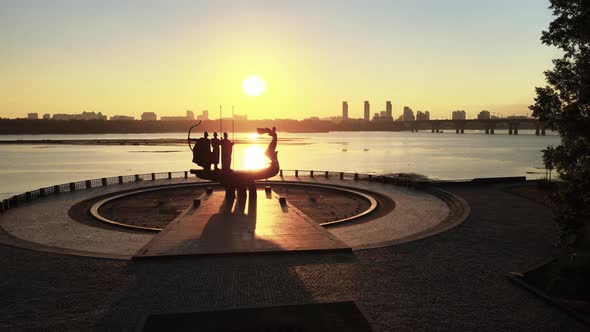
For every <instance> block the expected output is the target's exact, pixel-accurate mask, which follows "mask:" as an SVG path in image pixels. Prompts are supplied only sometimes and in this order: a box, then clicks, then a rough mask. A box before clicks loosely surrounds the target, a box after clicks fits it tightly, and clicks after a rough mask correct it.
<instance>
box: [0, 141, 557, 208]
mask: <svg viewBox="0 0 590 332" xmlns="http://www.w3.org/2000/svg"><path fill="white" fill-rule="evenodd" d="M231 136H232V135H231V134H230V139H232V137H231ZM185 137H186V133H163V134H128V135H121V134H107V135H0V140H19V139H21V140H44V139H52V140H68V139H72V140H95V139H96V140H101V139H116V140H125V139H158V138H185ZM244 138H250V139H251V138H254V137H253V136H252V134H235V139H244ZM279 139H280V140H279V145H278V148H277V150H278V151H279V161H280V164H281V168H282V169H315V170H333V171H344V172H359V173H372V174H387V173H400V172H401V173H417V174H422V175H425V176H427V177H429V178H432V179H472V178H477V177H498V176H527V178H529V179H537V178H541V177H543V176H544V169H543V163H542V158H541V152H540V150H541V149H543V148H545V147H547V146H548V145H558V144H559V142H560V138H559V136H558V135H556V134H554V133H548V134H547V136H535V135H534V131H530V130H521V131H520V133H519V135H518V136H511V135H508V134H507V133H504V132H498V133H496V135H485V134H484V133H483V132H481V131H466V133H465V134H463V135H458V134H455V133H454V132H451V131H448V132H445V133H440V134H436V133H430V132H429V131H428V132H426V131H424V132H419V133H410V132H331V133H312V134H309V133H305V134H294V133H293V134H290V133H279ZM264 148H265V144H264V143H261V144H251V143H248V144H237V145H236V147H235V152H234V167H235V168H236V169H245V168H256V167H259V166H260V163H263V162H264V160H263V159H262V151H263V149H264ZM191 158H192V155H191V152H190V151H189V150H188V147H187V145H186V144H166V145H68V144H65V145H63V144H60V145H54V144H14V145H12V144H10V145H0V184H1V185H0V199H2V198H7V197H10V196H12V195H15V194H18V193H22V192H25V191H29V190H33V189H37V188H40V187H47V186H51V185H54V184H60V183H67V182H71V181H80V180H85V179H94V178H101V177H110V176H117V175H126V174H140V173H151V172H168V171H181V170H188V169H190V168H195V166H196V165H194V164H192V163H191Z"/></svg>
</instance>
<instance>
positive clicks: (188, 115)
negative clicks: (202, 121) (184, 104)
mask: <svg viewBox="0 0 590 332" xmlns="http://www.w3.org/2000/svg"><path fill="white" fill-rule="evenodd" d="M186 119H187V120H191V121H192V120H194V119H195V113H193V111H186Z"/></svg>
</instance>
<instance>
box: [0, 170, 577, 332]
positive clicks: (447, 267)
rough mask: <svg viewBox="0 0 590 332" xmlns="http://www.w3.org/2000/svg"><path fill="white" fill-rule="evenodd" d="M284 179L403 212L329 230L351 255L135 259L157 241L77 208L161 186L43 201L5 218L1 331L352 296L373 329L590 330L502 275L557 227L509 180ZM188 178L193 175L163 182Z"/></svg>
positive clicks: (540, 249)
mask: <svg viewBox="0 0 590 332" xmlns="http://www.w3.org/2000/svg"><path fill="white" fill-rule="evenodd" d="M281 180H290V181H304V182H313V183H318V184H325V183H331V184H333V185H339V186H350V187H354V188H356V189H358V190H362V191H368V192H376V193H379V194H381V195H385V196H387V197H389V198H390V199H391V200H392V201H394V202H395V207H394V208H393V209H391V210H390V211H389V212H388V213H385V214H383V215H379V216H378V217H376V218H368V219H370V220H363V219H360V220H357V221H354V220H352V221H351V222H349V223H342V224H341V225H338V224H336V225H334V226H329V227H328V228H326V229H327V230H328V231H329V232H331V234H333V235H334V236H336V237H337V238H339V239H340V240H341V241H343V242H345V243H346V244H347V245H349V246H350V247H352V248H353V252H352V253H322V254H313V253H307V254H289V255H265V256H260V255H246V256H244V255H242V256H231V255H229V256H223V257H188V258H186V257H185V258H182V259H175V258H168V259H156V260H147V261H146V260H141V261H136V260H129V258H130V256H132V255H133V254H134V253H135V252H137V250H139V248H141V247H142V246H144V245H145V244H146V243H147V242H149V241H150V240H151V239H152V238H153V236H154V234H153V233H148V232H145V231H133V230H121V229H120V228H117V229H115V228H116V226H112V225H106V224H103V223H98V222H97V223H96V224H95V223H93V222H92V221H91V219H88V220H76V219H77V218H78V217H79V216H72V215H70V208H71V207H72V206H74V205H76V204H78V203H80V202H81V201H84V200H89V199H92V198H96V197H100V196H104V195H113V194H114V193H116V192H121V191H123V190H137V189H139V188H142V187H149V186H153V185H154V183H150V182H144V183H142V182H140V183H133V184H122V185H115V186H108V187H105V188H94V189H89V190H86V191H80V192H75V193H71V194H69V193H64V194H60V195H56V196H51V197H47V198H43V199H40V200H37V201H35V202H33V203H31V204H29V205H26V206H23V207H19V208H16V209H12V210H9V211H7V212H6V213H4V214H2V215H0V226H1V227H2V235H1V238H0V240H1V242H2V245H1V246H0V264H2V266H3V267H4V270H5V271H8V273H5V274H4V276H3V278H2V281H1V285H2V286H1V287H2V288H1V289H2V293H3V295H4V296H3V297H2V299H1V300H0V301H1V304H2V308H3V310H2V311H1V312H0V329H2V330H23V329H24V330H48V329H49V330H89V329H98V330H133V329H135V328H136V327H137V326H138V325H139V324H140V322H141V320H142V318H143V317H145V315H146V314H150V313H151V314H153V313H166V312H190V311H210V310H221V309H231V308H251V307H264V306H274V305H289V304H308V303H324V302H340V301H355V302H356V303H357V305H358V307H359V308H360V309H361V311H362V312H363V314H364V315H365V316H366V318H367V319H368V320H369V322H370V323H371V325H372V327H373V328H374V329H376V330H384V331H389V330H475V329H478V330H488V331H497V330H524V329H526V330H556V329H566V330H568V331H569V330H572V331H575V330H585V328H584V326H583V325H581V324H579V323H578V322H577V321H576V320H574V319H572V318H571V317H570V316H568V315H566V314H565V313H563V312H562V311H561V310H560V309H558V308H556V307H553V306H552V305H550V304H548V303H546V302H544V301H542V300H540V299H539V298H537V297H535V296H534V295H532V294H531V293H529V292H527V291H525V290H524V289H522V288H520V287H519V286H517V285H515V284H513V283H511V282H510V281H509V279H508V278H506V274H507V273H508V272H510V271H519V270H524V269H526V268H527V267H528V266H530V265H532V264H534V263H537V262H538V261H540V260H541V259H544V258H546V257H548V256H549V255H551V253H552V250H553V248H552V246H551V243H552V241H553V240H555V237H556V234H557V232H556V230H555V227H554V224H553V223H552V221H551V214H550V211H549V210H547V209H546V208H545V207H543V206H541V205H539V204H537V203H534V202H532V201H528V200H526V199H523V198H520V197H518V196H515V195H513V194H510V193H508V192H506V191H504V190H503V187H502V186H501V185H496V186H471V185H464V186H449V187H446V188H445V187H444V186H442V187H441V188H439V189H442V191H440V192H438V193H434V194H433V193H430V192H424V191H419V190H413V189H407V188H401V187H396V186H392V185H388V184H381V183H375V182H367V181H358V182H353V181H352V180H344V181H342V180H326V179H319V178H313V179H312V178H300V179H294V178H287V179H281ZM179 182H182V183H189V182H190V183H194V182H195V181H194V180H190V181H189V180H166V181H162V182H161V184H163V185H164V184H166V185H170V184H176V183H179ZM158 184H160V183H158ZM441 193H443V194H441ZM449 193H450V194H451V195H450V196H449V195H448V194H449ZM445 194H446V196H445ZM445 197H446V198H445ZM448 197H455V198H457V200H456V201H454V203H449V201H448V199H449V198H448ZM457 204H458V205H459V206H463V208H464V210H461V209H458V208H457ZM467 213H469V217H468V218H467V219H466V220H463V219H462V218H461V217H462V216H466V215H467ZM101 257H103V258H101ZM113 258H116V259H113Z"/></svg>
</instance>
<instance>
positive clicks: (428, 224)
mask: <svg viewBox="0 0 590 332" xmlns="http://www.w3.org/2000/svg"><path fill="white" fill-rule="evenodd" d="M272 180H286V181H300V182H301V181H305V182H311V183H318V184H331V185H341V186H350V187H353V188H360V189H367V190H371V191H375V192H378V193H381V194H383V195H386V196H388V197H389V198H391V199H392V200H393V201H395V204H396V207H395V209H394V210H393V211H392V212H390V213H388V214H386V215H384V216H382V217H379V218H377V219H375V220H371V221H370V222H367V223H346V224H343V225H341V226H336V227H330V228H329V231H330V232H331V233H332V234H334V235H335V236H336V237H337V238H338V239H340V240H341V241H343V242H345V243H346V244H347V245H348V246H350V247H352V248H353V249H359V248H364V247H367V246H369V247H370V246H372V245H375V244H377V245H379V244H381V243H385V242H391V241H398V242H403V241H404V240H405V239H412V240H413V239H415V237H413V236H414V235H416V234H423V236H428V235H430V234H429V233H428V232H425V231H427V230H429V229H435V228H436V227H437V225H438V224H440V223H441V221H442V220H444V219H445V217H446V216H448V214H449V208H448V206H447V205H446V204H445V202H443V201H442V200H440V199H439V198H437V197H435V196H433V195H430V194H428V193H426V192H423V191H419V190H412V189H407V188H403V187H398V186H392V185H388V184H382V183H377V182H367V181H353V180H340V179H338V178H330V179H326V178H324V177H316V178H310V177H301V178H295V177H285V178H280V177H275V178H273V179H272ZM198 182H202V181H197V180H196V179H195V178H191V179H173V180H167V179H166V180H158V181H141V182H137V183H126V184H122V185H111V186H106V187H97V188H92V189H89V190H80V191H75V192H71V193H70V192H66V193H63V194H59V195H52V196H49V197H46V198H43V199H39V200H36V201H33V202H32V203H31V204H28V205H26V206H25V207H23V208H15V209H11V210H8V211H7V212H6V213H5V214H3V215H0V227H1V228H2V229H3V230H4V231H6V233H8V234H9V235H10V236H12V237H15V238H18V239H22V240H25V241H28V242H29V243H31V244H32V245H31V247H35V245H34V244H37V246H36V247H37V248H38V249H40V250H49V251H53V252H64V251H67V250H76V251H79V253H82V254H85V255H89V256H98V257H119V258H126V259H129V258H130V257H132V256H133V255H134V254H135V253H136V252H138V251H139V250H140V249H141V248H143V247H144V246H145V245H146V244H147V243H148V242H149V241H151V239H152V238H153V237H154V233H146V232H138V231H128V230H124V229H121V228H120V227H114V226H105V225H104V224H102V223H100V222H98V221H96V222H95V223H94V224H89V223H80V222H78V221H74V220H72V218H71V217H70V216H69V215H68V210H69V209H70V207H71V206H73V205H74V204H76V203H78V202H80V201H82V200H85V199H89V198H93V197H96V196H100V195H106V194H110V193H113V192H116V191H121V190H133V189H141V188H144V187H147V186H156V185H161V186H164V185H171V184H179V183H181V184H190V183H198ZM0 231H1V230H0ZM0 235H1V234H0ZM2 242H3V238H2V237H1V236H0V243H2Z"/></svg>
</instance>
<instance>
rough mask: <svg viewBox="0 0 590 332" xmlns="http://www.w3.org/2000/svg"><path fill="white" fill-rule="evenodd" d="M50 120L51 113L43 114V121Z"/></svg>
mask: <svg viewBox="0 0 590 332" xmlns="http://www.w3.org/2000/svg"><path fill="white" fill-rule="evenodd" d="M49 119H51V114H49V113H45V114H43V120H49Z"/></svg>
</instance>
